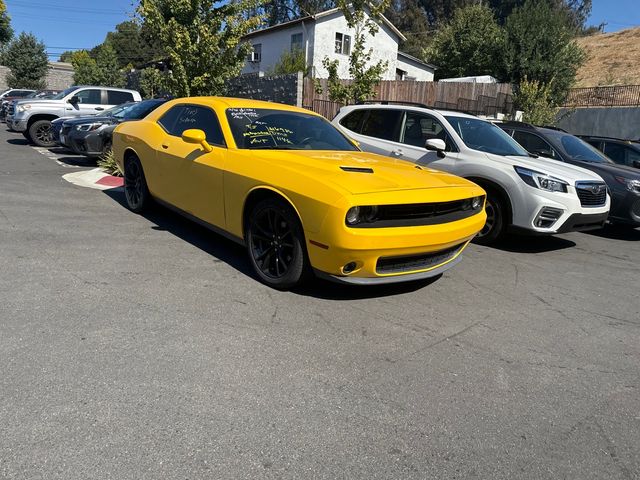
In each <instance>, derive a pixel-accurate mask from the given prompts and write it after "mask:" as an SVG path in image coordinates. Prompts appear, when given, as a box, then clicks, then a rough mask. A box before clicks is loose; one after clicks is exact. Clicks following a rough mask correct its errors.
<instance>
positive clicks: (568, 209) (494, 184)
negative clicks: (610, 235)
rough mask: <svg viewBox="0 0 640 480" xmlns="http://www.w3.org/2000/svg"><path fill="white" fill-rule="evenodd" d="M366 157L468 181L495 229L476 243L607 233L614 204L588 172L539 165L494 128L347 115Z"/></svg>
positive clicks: (368, 112)
mask: <svg viewBox="0 0 640 480" xmlns="http://www.w3.org/2000/svg"><path fill="white" fill-rule="evenodd" d="M333 123H334V125H337V126H339V127H340V128H342V129H343V131H344V132H345V133H346V134H347V135H348V136H349V137H351V138H353V139H355V140H356V141H358V142H359V143H360V145H361V147H362V149H364V150H366V151H369V152H373V153H380V154H383V155H388V156H391V157H393V158H398V159H406V160H409V161H412V162H415V163H417V164H418V165H421V166H429V167H431V168H436V169H439V170H444V171H447V172H451V173H454V174H456V175H460V176H462V177H464V178H467V179H469V180H472V181H473V182H475V183H477V184H478V185H480V186H481V187H482V188H484V189H485V190H486V191H487V207H486V210H487V223H486V225H485V226H484V228H483V229H482V231H481V232H480V234H479V235H478V237H477V239H476V241H477V242H478V243H482V244H491V243H493V242H495V241H496V240H498V239H499V238H500V237H501V236H502V235H503V234H504V233H505V232H506V231H507V230H518V231H521V232H525V233H529V234H556V233H563V232H569V231H576V230H589V229H596V228H600V227H602V225H603V224H604V222H605V220H606V218H607V215H608V212H609V205H610V199H609V196H608V194H607V189H606V185H605V184H604V182H603V181H602V179H601V178H600V177H599V176H598V175H596V174H594V173H592V172H590V171H588V170H585V169H582V168H578V167H574V166H571V165H563V164H553V163H549V162H544V161H542V160H540V159H536V158H532V156H531V155H529V153H528V152H527V151H526V150H524V149H523V148H522V147H521V146H520V145H518V144H517V143H516V142H515V141H514V140H513V139H512V138H511V137H510V136H509V135H507V134H505V133H504V132H503V131H502V130H500V129H499V128H498V127H496V126H495V125H493V124H492V123H490V122H487V121H485V120H481V119H479V118H477V117H474V116H472V115H467V114H464V113H459V112H453V111H441V110H433V109H430V108H427V107H422V106H417V105H382V104H363V105H350V106H347V107H343V108H341V109H340V111H339V112H338V114H337V116H336V117H335V118H334V120H333Z"/></svg>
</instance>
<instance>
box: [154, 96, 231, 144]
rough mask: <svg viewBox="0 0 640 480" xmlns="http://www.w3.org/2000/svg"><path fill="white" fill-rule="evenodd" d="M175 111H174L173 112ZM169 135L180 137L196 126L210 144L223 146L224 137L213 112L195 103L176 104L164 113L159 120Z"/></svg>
mask: <svg viewBox="0 0 640 480" xmlns="http://www.w3.org/2000/svg"><path fill="white" fill-rule="evenodd" d="M174 111H175V113H174ZM159 123H160V125H162V126H163V127H164V128H165V129H166V130H167V132H168V133H169V135H173V136H175V137H181V136H182V133H183V132H184V131H185V130H189V129H190V128H197V129H199V130H202V131H203V132H204V133H205V135H206V136H207V142H209V143H210V144H212V145H219V146H224V137H223V135H222V129H221V128H220V122H219V121H218V117H217V116H216V114H215V112H214V111H213V110H211V109H210V108H207V107H200V106H196V105H182V106H177V107H174V108H172V109H171V110H169V111H168V112H167V113H165V114H164V115H163V116H162V118H161V119H160V121H159Z"/></svg>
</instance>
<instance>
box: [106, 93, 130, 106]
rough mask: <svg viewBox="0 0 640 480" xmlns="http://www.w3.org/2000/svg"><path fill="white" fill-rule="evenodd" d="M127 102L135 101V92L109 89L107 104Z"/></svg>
mask: <svg viewBox="0 0 640 480" xmlns="http://www.w3.org/2000/svg"><path fill="white" fill-rule="evenodd" d="M127 102H133V94H132V93H131V92H119V91H117V90H107V105H120V104H122V103H127Z"/></svg>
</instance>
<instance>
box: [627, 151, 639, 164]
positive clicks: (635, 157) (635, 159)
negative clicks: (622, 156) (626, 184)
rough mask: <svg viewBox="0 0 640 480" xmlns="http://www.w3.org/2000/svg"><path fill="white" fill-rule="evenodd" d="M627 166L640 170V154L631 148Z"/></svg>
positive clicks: (628, 152) (628, 153)
mask: <svg viewBox="0 0 640 480" xmlns="http://www.w3.org/2000/svg"><path fill="white" fill-rule="evenodd" d="M627 165H629V166H630V167H635V168H640V152H639V151H638V150H634V149H633V148H629V149H628V150H627Z"/></svg>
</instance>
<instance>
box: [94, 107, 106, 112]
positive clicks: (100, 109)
mask: <svg viewBox="0 0 640 480" xmlns="http://www.w3.org/2000/svg"><path fill="white" fill-rule="evenodd" d="M96 110H98V111H99V112H101V111H102V110H104V108H102V107H96Z"/></svg>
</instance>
